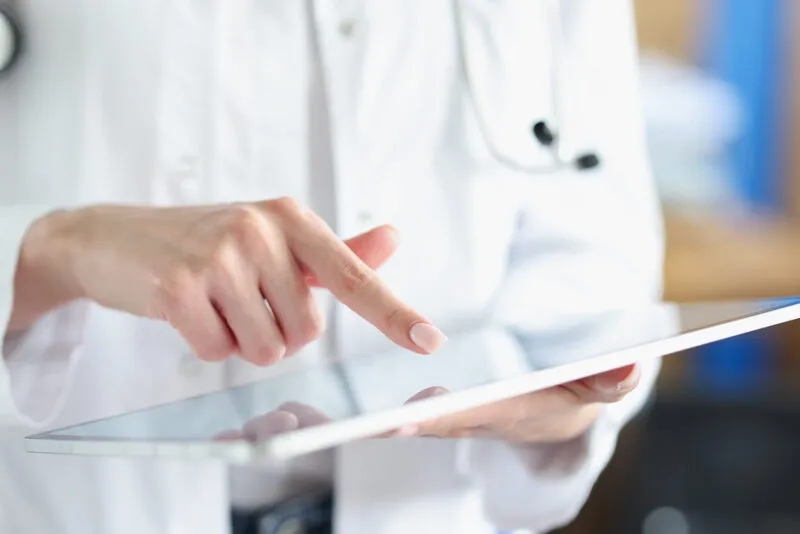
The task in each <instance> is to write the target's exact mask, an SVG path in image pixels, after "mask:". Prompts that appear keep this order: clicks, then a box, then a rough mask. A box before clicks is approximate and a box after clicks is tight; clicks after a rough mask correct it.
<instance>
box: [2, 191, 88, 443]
mask: <svg viewBox="0 0 800 534" xmlns="http://www.w3.org/2000/svg"><path fill="white" fill-rule="evenodd" d="M53 209H54V208H53V207H50V206H3V207H0V326H3V330H2V332H6V328H7V327H6V325H7V324H8V321H9V319H10V317H11V308H12V305H13V298H14V293H13V292H14V277H15V275H16V268H17V260H18V255H19V249H20V246H21V244H22V241H23V239H24V236H25V233H26V232H27V230H28V228H29V227H30V225H31V224H32V223H33V222H34V221H35V220H37V219H38V218H40V217H42V216H43V215H45V214H46V213H49V212H51V211H53ZM87 309H88V303H85V302H74V303H70V304H67V305H65V306H62V307H60V308H58V309H56V310H53V311H52V312H50V313H48V314H47V315H45V316H44V317H42V318H40V319H39V320H38V321H37V322H36V323H35V324H34V325H32V326H31V327H30V328H28V329H27V330H24V331H22V332H14V333H4V334H3V337H2V358H1V359H0V426H26V427H37V428H38V427H44V426H47V425H48V424H50V423H51V422H52V420H53V419H54V418H55V417H56V416H57V414H58V413H59V412H60V410H61V406H62V404H63V402H64V400H65V398H66V393H67V391H68V385H69V384H70V383H71V374H72V369H73V368H74V362H75V359H76V354H77V350H78V347H79V346H80V343H81V340H82V334H83V324H84V323H85V320H86V312H87Z"/></svg>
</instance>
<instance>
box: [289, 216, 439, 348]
mask: <svg viewBox="0 0 800 534" xmlns="http://www.w3.org/2000/svg"><path fill="white" fill-rule="evenodd" d="M288 238H289V239H288V241H289V248H290V249H291V250H292V253H293V254H294V255H295V257H296V258H297V260H298V261H299V262H300V263H302V264H303V266H304V267H305V268H306V269H307V270H309V271H311V272H312V273H313V274H314V276H315V277H316V279H317V280H319V282H320V283H321V284H322V285H323V286H325V287H326V288H327V289H328V290H329V291H330V292H331V293H333V295H334V296H335V297H336V298H337V299H339V301H341V302H342V303H343V304H344V305H345V306H347V307H348V308H350V309H351V310H353V311H354V312H355V313H357V314H358V315H360V316H361V317H363V318H364V319H366V320H367V321H369V322H370V323H372V324H373V325H374V326H375V327H376V328H378V330H380V331H381V332H383V333H384V334H386V336H387V337H388V338H389V339H391V340H392V341H393V342H395V343H396V344H398V345H400V346H401V347H404V348H407V349H409V350H413V351H415V352H419V353H428V354H429V353H431V352H434V351H435V350H436V349H438V348H439V347H440V346H441V344H442V343H443V342H444V341H445V339H446V338H445V336H444V334H443V333H442V332H441V331H440V330H439V329H438V328H436V327H435V326H433V325H432V324H431V323H430V322H429V321H428V320H427V319H425V318H424V317H423V316H422V315H420V314H419V313H417V312H416V311H415V310H414V309H412V308H411V307H410V306H408V305H407V304H405V303H404V302H402V301H401V300H400V299H398V298H397V297H396V296H395V295H394V294H393V293H392V292H391V290H389V288H388V287H387V286H386V285H385V284H384V283H383V282H382V281H381V279H380V278H379V277H378V275H377V273H376V272H375V271H374V270H372V269H371V268H370V267H369V266H368V265H366V264H365V263H364V262H363V261H362V260H361V259H360V258H359V257H358V256H357V255H356V254H355V253H354V252H353V251H352V250H350V248H348V247H347V245H346V244H345V243H344V242H343V241H342V240H341V239H339V238H338V237H337V236H336V235H335V234H334V233H333V232H332V231H331V230H330V228H328V226H327V225H326V224H325V223H324V222H323V221H321V220H320V219H318V218H317V217H316V216H315V215H313V214H309V215H308V216H307V217H306V218H305V221H304V224H299V225H293V228H290V229H288Z"/></svg>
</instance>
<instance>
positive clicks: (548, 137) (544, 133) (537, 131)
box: [531, 121, 556, 146]
mask: <svg viewBox="0 0 800 534" xmlns="http://www.w3.org/2000/svg"><path fill="white" fill-rule="evenodd" d="M531 130H532V131H533V136H534V137H535V138H536V140H537V141H539V142H540V143H541V144H542V146H552V145H553V143H555V142H556V134H554V133H553V130H551V129H550V126H548V125H547V123H546V122H545V121H539V122H536V123H534V125H533V128H531Z"/></svg>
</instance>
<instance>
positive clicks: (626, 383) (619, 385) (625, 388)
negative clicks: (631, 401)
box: [596, 365, 642, 394]
mask: <svg viewBox="0 0 800 534" xmlns="http://www.w3.org/2000/svg"><path fill="white" fill-rule="evenodd" d="M641 374H642V372H641V369H640V367H639V366H638V365H634V366H633V369H632V370H631V372H630V373H629V374H628V376H626V377H625V378H624V379H622V380H619V381H615V382H610V383H609V382H604V381H602V380H598V381H597V383H596V386H597V389H599V390H601V391H602V392H603V393H612V394H623V393H628V392H629V391H631V390H632V389H633V388H635V387H636V385H637V384H638V383H639V378H640V376H641Z"/></svg>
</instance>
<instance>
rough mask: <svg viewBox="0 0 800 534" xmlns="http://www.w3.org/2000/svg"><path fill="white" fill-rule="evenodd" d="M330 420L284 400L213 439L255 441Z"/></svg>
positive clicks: (403, 431) (409, 430) (405, 432)
mask: <svg viewBox="0 0 800 534" xmlns="http://www.w3.org/2000/svg"><path fill="white" fill-rule="evenodd" d="M330 421H331V418H330V417H328V416H327V415H325V414H324V413H322V412H321V411H319V410H317V409H316V408H313V407H312V406H309V405H307V404H302V403H300V402H285V403H283V404H281V405H280V406H278V409H276V410H274V411H272V412H269V413H266V414H264V415H262V416H260V417H256V418H254V419H252V420H250V421H248V422H247V423H245V425H244V426H243V427H242V429H241V430H235V429H231V430H226V431H224V432H220V433H219V434H217V435H216V436H214V439H215V440H217V441H235V440H247V441H256V442H257V441H263V440H265V439H267V438H269V437H271V436H276V435H278V434H283V433H284V432H291V431H292V430H298V429H300V428H306V427H310V426H316V425H320V424H322V423H328V422H330ZM417 428H418V427H417V426H416V425H414V426H410V427H406V428H400V429H397V430H393V431H390V432H386V433H384V434H381V435H380V436H375V437H376V438H389V437H404V436H406V437H407V436H411V435H413V434H414V433H415V432H416V431H417Z"/></svg>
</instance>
